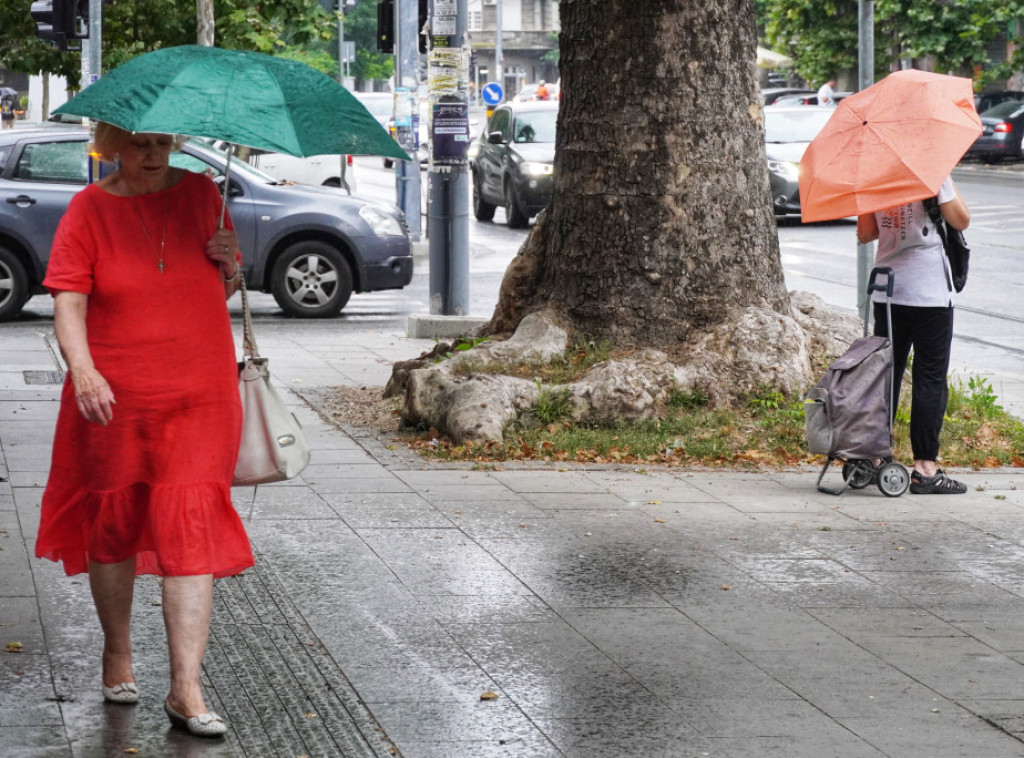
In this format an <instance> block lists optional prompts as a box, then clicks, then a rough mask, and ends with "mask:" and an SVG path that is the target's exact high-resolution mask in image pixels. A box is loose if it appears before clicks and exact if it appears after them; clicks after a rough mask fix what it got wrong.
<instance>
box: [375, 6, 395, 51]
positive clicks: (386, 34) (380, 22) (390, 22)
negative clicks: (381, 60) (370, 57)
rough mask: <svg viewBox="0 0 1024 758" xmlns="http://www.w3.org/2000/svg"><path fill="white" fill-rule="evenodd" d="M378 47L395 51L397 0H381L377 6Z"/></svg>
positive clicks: (381, 49) (382, 49)
mask: <svg viewBox="0 0 1024 758" xmlns="http://www.w3.org/2000/svg"><path fill="white" fill-rule="evenodd" d="M377 49H378V50H380V51H381V52H382V53H393V52H395V0H380V5H378V6H377Z"/></svg>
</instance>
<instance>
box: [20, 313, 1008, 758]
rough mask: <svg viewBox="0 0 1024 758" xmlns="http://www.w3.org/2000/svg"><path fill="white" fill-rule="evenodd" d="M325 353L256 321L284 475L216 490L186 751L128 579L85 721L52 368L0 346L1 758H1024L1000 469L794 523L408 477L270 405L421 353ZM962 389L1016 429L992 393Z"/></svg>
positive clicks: (479, 477) (609, 482)
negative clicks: (233, 537) (51, 532)
mask: <svg viewBox="0 0 1024 758" xmlns="http://www.w3.org/2000/svg"><path fill="white" fill-rule="evenodd" d="M330 327H331V325H330V324H310V325H309V328H308V330H304V333H303V337H302V339H301V340H297V339H295V338H294V329H293V328H292V327H290V326H289V325H282V324H279V323H277V322H274V321H273V320H266V321H263V322H261V340H260V341H261V345H262V346H263V348H264V351H265V352H267V354H269V355H271V356H272V357H273V361H272V362H271V370H272V371H273V373H274V378H275V384H276V385H277V386H278V387H280V388H281V390H282V391H283V392H284V394H285V397H286V398H287V401H288V402H289V404H290V405H291V406H292V407H293V408H295V410H296V413H297V414H298V415H299V417H300V419H301V420H302V423H303V424H304V426H305V428H306V430H307V433H308V436H309V439H310V441H311V445H312V447H313V463H312V464H311V465H310V467H309V468H308V469H307V470H306V471H305V472H303V474H302V475H301V476H300V477H298V478H297V479H295V480H293V481H291V482H284V483H278V484H275V485H270V486H261V487H247V488H235V490H234V491H233V498H234V501H235V504H236V508H237V509H238V510H239V513H240V514H241V516H242V517H243V519H244V521H245V523H246V526H247V529H248V531H249V534H250V539H251V541H252V544H253V547H254V551H255V554H256V556H257V565H256V567H255V568H254V569H252V570H251V571H248V572H246V573H245V574H243V575H241V576H239V577H235V578H231V579H226V580H222V581H219V582H217V584H216V590H215V602H214V618H213V624H212V635H211V641H210V646H209V649H208V654H207V659H206V666H205V668H204V672H203V685H204V688H205V691H206V694H207V697H208V698H209V701H210V703H211V705H212V706H213V707H215V708H217V709H219V710H220V711H221V713H223V714H224V715H225V716H226V717H227V719H228V722H229V724H230V725H231V729H230V732H229V735H228V737H227V738H226V739H225V740H223V741H215V742H211V743H206V742H201V743H200V742H197V741H196V740H194V739H191V738H189V737H188V736H186V735H182V734H180V733H178V732H175V731H172V730H170V729H169V728H168V724H167V721H166V718H165V717H164V715H163V713H162V711H161V709H160V706H159V704H160V701H161V699H162V697H163V694H164V693H165V691H166V687H167V682H166V658H165V651H164V646H165V641H164V635H163V629H162V617H161V606H160V604H159V603H160V589H159V582H158V580H156V579H155V578H152V577H144V578H142V579H140V580H139V581H138V582H137V584H136V600H137V602H136V607H135V610H134V616H133V628H134V630H135V642H136V668H137V672H136V673H137V675H138V677H139V682H140V687H142V688H143V692H144V697H143V702H142V703H140V705H139V706H136V707H133V708H119V707H113V706H107V705H104V704H103V703H102V701H101V699H100V697H99V693H98V686H97V680H98V676H99V674H98V672H99V653H100V646H101V635H100V631H99V625H98V622H97V621H96V619H95V614H94V613H93V611H92V609H91V604H90V602H89V590H88V583H87V581H86V580H85V578H84V577H72V578H68V577H65V576H64V575H63V572H62V571H61V569H60V567H59V566H56V565H54V564H51V563H49V562H45V561H38V560H36V559H34V558H33V557H32V551H33V540H34V536H35V532H36V530H37V525H38V517H39V502H40V498H41V495H42V484H43V483H44V482H45V478H46V475H47V470H48V466H49V445H50V441H51V438H52V425H53V422H54V419H55V418H56V410H57V400H58V391H59V388H58V387H56V386H35V387H30V386H29V385H27V384H25V375H24V373H23V370H35V369H37V368H39V367H47V360H49V361H50V363H51V364H52V356H51V354H50V349H49V346H48V343H47V342H46V335H45V330H43V333H36V332H35V331H32V330H22V331H20V332H19V331H18V330H14V331H13V334H12V338H13V339H14V340H15V341H12V342H10V343H7V342H6V334H7V332H6V331H5V332H4V335H5V336H4V339H5V342H4V347H7V346H8V344H9V345H10V347H11V351H10V352H4V356H5V359H4V365H3V366H0V478H2V479H4V480H6V481H0V548H2V550H0V642H2V643H4V644H6V642H8V641H12V640H11V639H10V638H11V637H13V636H17V637H18V638H19V641H21V642H22V643H23V646H24V647H23V652H22V653H20V654H14V653H4V652H0V755H3V756H5V758H6V756H8V755H11V756H32V757H33V758H36V756H51V755H52V756H61V758H65V757H67V758H92V757H93V756H102V757H103V758H108V757H109V756H111V755H122V754H124V751H125V750H126V749H127V748H135V749H138V750H139V751H140V754H146V755H166V756H188V757H189V758H193V757H194V756H201V757H202V758H207V757H208V756H210V757H214V758H221V756H254V757H258V758H264V757H265V756H273V755H287V756H298V755H308V756H318V757H319V756H365V757H366V758H385V756H387V757H388V758H391V756H398V757H399V758H401V757H402V756H405V757H406V758H409V757H413V758H463V757H464V756H473V757H474V758H489V757H490V756H496V757H497V756H501V757H502V758H507V757H508V756H537V757H539V758H549V757H551V758H555V757H559V758H564V757H565V756H579V757H580V758H603V757H604V756H608V757H609V758H633V757H634V756H636V757H637V758H639V757H640V756H643V757H644V758H648V757H650V756H665V757H666V758H687V757H688V756H701V757H702V758H703V757H705V756H721V757H722V758H750V756H759V757H760V756H773V755H777V756H785V757H786V758H803V757H804V756H806V757H807V758H822V757H824V756H836V757H837V758H847V757H849V758H861V756H863V757H864V758H878V757H879V756H886V757H887V758H907V757H909V758H918V757H920V758H935V757H936V756H938V757H940V758H941V757H942V756H957V758H963V757H964V756H985V757H986V758H992V757H995V758H1003V757H1004V756H1007V757H1008V756H1024V741H1022V740H1024V685H1022V684H1021V682H1024V670H1022V667H1024V641H1022V640H1024V592H1022V591H1021V588H1022V587H1024V474H1022V472H1021V471H1020V470H1019V469H999V470H982V471H978V472H965V473H964V474H963V478H964V480H965V481H968V482H969V486H970V490H969V491H968V493H967V494H966V495H964V496H962V497H958V498H955V499H949V498H947V499H942V498H922V497H914V496H911V495H909V494H908V495H906V496H904V497H902V498H896V499H891V498H886V497H884V496H883V495H882V494H881V493H879V492H877V491H872V490H871V489H870V488H869V489H867V490H864V491H860V492H848V493H844V495H842V496H841V497H831V496H828V495H823V494H821V493H819V492H817V490H816V489H815V486H814V482H815V479H816V476H817V472H816V471H814V470H813V469H812V468H809V467H808V468H801V469H794V470H788V471H763V472H738V473H737V472H722V471H714V470H685V469H680V468H673V467H666V468H658V469H646V470H638V469H636V468H635V467H632V468H631V467H614V466H594V465H567V466H560V468H564V469H565V470H555V469H552V468H544V467H539V466H537V465H535V464H530V465H523V466H518V465H512V464H509V465H505V466H501V467H494V468H491V469H486V470H480V469H477V470H474V468H473V467H472V466H470V465H463V464H459V465H451V466H444V465H438V464H434V463H430V462H427V461H424V460H421V459H419V458H417V457H416V456H414V455H412V454H410V453H409V452H408V451H405V450H401V449H389V448H393V447H394V445H392V444H391V442H390V441H389V440H387V439H385V438H382V437H381V436H379V435H376V434H375V433H373V432H372V431H368V430H357V429H351V428H344V427H343V428H337V427H334V426H332V425H331V424H329V423H327V422H326V421H324V418H323V416H321V415H320V414H319V413H317V412H316V409H315V407H311V405H310V401H308V400H304V399H303V398H300V397H299V396H298V395H297V394H295V393H292V392H291V391H290V390H292V389H296V390H298V389H302V388H311V387H323V386H331V385H333V384H337V383H342V382H350V383H352V382H355V383H360V384H362V383H366V384H369V385H371V386H380V385H381V384H383V383H384V381H386V378H387V376H388V374H389V370H390V364H391V362H393V361H394V360H398V359H404V358H409V357H414V356H415V355H417V354H418V353H419V352H420V351H421V350H423V349H425V348H429V347H430V346H431V345H432V343H431V342H429V341H423V340H409V339H406V338H403V337H402V336H401V335H396V334H386V333H382V332H379V331H375V330H373V329H367V330H366V331H365V332H359V333H356V334H349V335H339V333H338V332H337V330H334V329H332V328H330ZM51 367H52V366H51ZM992 384H993V387H997V391H1002V392H1004V394H1005V395H1006V398H1005V399H1006V402H1007V403H1008V404H1010V403H1022V405H1021V407H1024V382H1022V381H1020V379H1019V378H1018V377H1012V376H1010V377H1000V376H994V377H993V378H992ZM316 394H317V393H306V397H307V398H309V397H312V396H314V395H316ZM1001 399H1002V398H1001ZM313 405H314V406H315V403H313ZM1014 407H1016V406H1014ZM958 475H960V473H959V472H958ZM486 691H490V692H493V693H495V694H496V695H497V698H496V699H495V700H481V699H480V695H481V694H483V693H484V692H486Z"/></svg>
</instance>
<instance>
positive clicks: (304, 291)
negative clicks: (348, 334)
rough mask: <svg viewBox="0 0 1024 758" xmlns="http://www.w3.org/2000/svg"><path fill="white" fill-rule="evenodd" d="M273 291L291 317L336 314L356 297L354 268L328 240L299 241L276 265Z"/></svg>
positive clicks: (271, 281) (272, 274)
mask: <svg viewBox="0 0 1024 758" xmlns="http://www.w3.org/2000/svg"><path fill="white" fill-rule="evenodd" d="M270 291H271V293H272V294H273V295H274V299H275V300H276V301H277V304H278V305H279V306H281V308H282V309H283V310H284V311H285V312H286V313H288V314H289V315H291V316H298V317H300V318H326V317H329V316H335V315H337V314H338V313H339V312H340V311H341V309H342V308H344V307H345V304H346V303H347V302H348V299H349V298H350V297H351V296H352V270H351V269H350V268H349V265H348V263H346V262H345V259H344V257H342V255H341V253H339V252H338V250H337V249H335V248H334V247H331V246H330V245H328V244H327V243H326V242H319V241H317V240H309V241H307V242H296V243H295V244H294V245H291V246H289V247H288V248H287V249H286V250H285V251H284V252H283V253H282V254H281V257H280V258H278V259H277V263H275V264H274V269H273V271H272V272H271V274H270Z"/></svg>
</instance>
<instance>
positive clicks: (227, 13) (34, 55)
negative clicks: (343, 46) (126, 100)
mask: <svg viewBox="0 0 1024 758" xmlns="http://www.w3.org/2000/svg"><path fill="white" fill-rule="evenodd" d="M31 5H32V2H31V0H3V2H2V3H0V65H2V66H4V67H5V68H7V69H9V70H11V71H19V72H22V73H31V74H34V73H38V72H40V71H44V72H47V73H52V74H59V75H63V76H67V77H68V81H69V84H72V85H76V84H77V82H78V78H79V73H80V71H81V62H80V58H79V55H78V53H62V52H60V51H59V50H57V49H56V48H55V47H53V46H52V45H50V44H49V43H46V42H43V41H42V40H39V39H37V38H36V36H35V26H34V24H33V22H32V17H31V13H30V9H31ZM214 14H215V18H216V24H217V30H216V43H217V45H218V46H220V47H226V48H232V49H239V50H259V51H261V52H265V53H281V52H284V51H286V50H290V49H293V48H296V47H300V46H313V47H314V48H315V45H316V44H317V43H323V42H324V41H326V40H329V39H330V37H331V34H332V30H333V29H334V28H335V27H336V24H335V19H334V16H333V15H332V14H330V13H328V12H327V11H325V10H324V9H323V7H321V5H320V3H319V2H317V0H263V1H262V2H260V3H252V2H250V0H215V2H214ZM195 42H196V6H195V3H194V2H180V0H117V2H116V3H104V4H103V68H104V70H109V69H111V68H114V67H116V66H118V65H120V64H121V63H124V62H125V61H127V60H130V59H132V58H134V57H135V56H137V55H140V54H141V53H144V52H148V51H149V50H156V49H157V48H161V47H168V46H171V45H187V44H195Z"/></svg>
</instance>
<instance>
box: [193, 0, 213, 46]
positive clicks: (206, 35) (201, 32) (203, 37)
mask: <svg viewBox="0 0 1024 758" xmlns="http://www.w3.org/2000/svg"><path fill="white" fill-rule="evenodd" d="M215 29H216V25H215V24H214V16H213V0H196V44H198V45H204V46H206V47H213V42H214V31H215Z"/></svg>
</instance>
